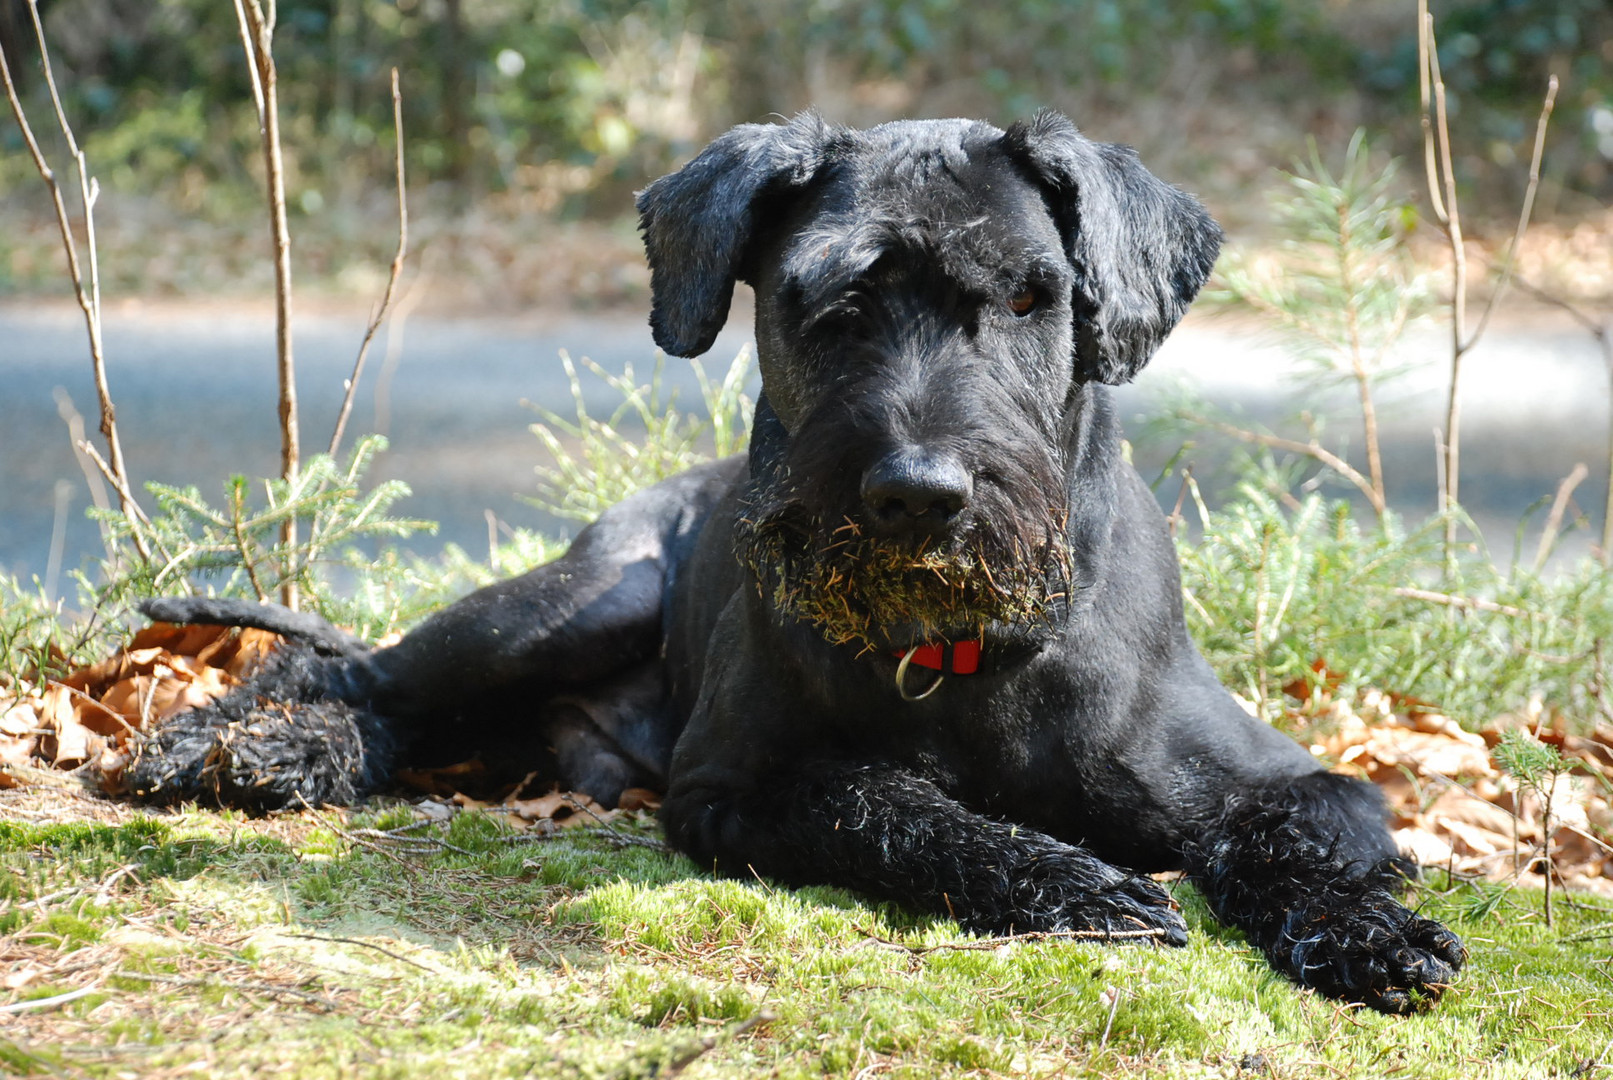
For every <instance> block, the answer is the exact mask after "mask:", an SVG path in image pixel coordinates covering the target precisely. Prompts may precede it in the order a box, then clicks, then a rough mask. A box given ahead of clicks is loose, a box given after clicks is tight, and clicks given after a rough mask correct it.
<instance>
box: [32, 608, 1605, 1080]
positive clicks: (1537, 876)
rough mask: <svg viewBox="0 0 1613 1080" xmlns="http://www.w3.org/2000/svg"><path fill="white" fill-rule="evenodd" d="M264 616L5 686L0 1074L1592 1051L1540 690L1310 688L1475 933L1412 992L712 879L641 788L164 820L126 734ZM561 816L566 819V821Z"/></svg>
mask: <svg viewBox="0 0 1613 1080" xmlns="http://www.w3.org/2000/svg"><path fill="white" fill-rule="evenodd" d="M274 644H275V643H274V642H273V641H272V640H271V639H270V638H269V637H268V636H267V635H260V634H258V633H257V632H254V631H235V630H231V631H223V630H217V629H207V628H196V627H191V628H179V627H164V626H157V627H152V628H149V629H148V630H146V631H142V632H141V634H139V635H137V636H136V637H135V638H134V639H133V640H132V641H131V642H130V643H129V644H128V646H127V647H126V648H125V649H123V650H121V651H120V652H119V653H118V654H116V655H114V656H113V657H110V658H108V659H107V660H105V661H103V662H101V663H99V664H96V665H94V666H92V667H90V668H85V669H82V670H79V671H76V672H74V673H73V674H72V675H70V676H68V677H66V678H64V679H62V680H60V681H57V682H48V683H46V684H45V685H44V686H42V687H40V688H38V689H37V690H33V689H29V690H28V691H26V692H18V690H17V689H16V688H13V689H12V690H10V691H6V692H5V693H6V694H7V695H9V696H4V697H0V762H3V764H0V785H7V786H5V787H4V788H3V789H0V859H3V860H4V862H5V865H6V876H5V878H4V879H3V885H0V933H3V935H4V937H3V938H0V1072H3V1073H15V1074H17V1075H69V1076H80V1075H83V1076H108V1077H113V1076H168V1075H176V1076H177V1075H195V1074H203V1075H218V1076H230V1075H236V1074H240V1075H272V1074H275V1073H276V1072H278V1073H280V1074H283V1075H290V1076H347V1075H360V1076H415V1075H448V1076H460V1075H465V1076H471V1075H475V1076H501V1075H512V1076H519V1075H536V1076H650V1075H661V1076H665V1075H678V1074H682V1075H690V1076H700V1075H706V1076H753V1075H763V1074H775V1075H814V1076H816V1075H833V1076H848V1077H850V1076H870V1077H871V1076H881V1075H907V1076H932V1075H981V1076H990V1075H1012V1076H1020V1075H1030V1076H1044V1075H1045V1076H1085V1075H1093V1076H1097V1075H1103V1076H1153V1075H1171V1076H1179V1075H1186V1076H1195V1075H1203V1076H1257V1075H1270V1076H1285V1077H1286V1076H1306V1077H1308V1076H1317V1077H1321V1076H1333V1075H1339V1074H1341V1073H1342V1074H1345V1075H1368V1074H1371V1075H1383V1076H1388V1075H1396V1074H1405V1075H1419V1076H1422V1075H1429V1076H1437V1075H1450V1076H1464V1077H1466V1076H1478V1077H1489V1076H1496V1077H1502V1076H1540V1075H1551V1074H1557V1075H1564V1076H1568V1075H1577V1076H1595V1075H1600V1074H1601V1073H1603V1072H1605V1071H1607V1070H1610V1069H1613V1004H1610V1002H1613V959H1610V953H1613V905H1610V904H1609V903H1608V901H1606V900H1605V899H1600V898H1598V896H1597V895H1596V894H1598V893H1600V894H1603V895H1604V896H1605V895H1608V894H1613V887H1610V886H1613V861H1610V849H1609V847H1608V846H1607V836H1608V833H1607V830H1608V826H1609V821H1608V802H1607V796H1608V792H1609V790H1610V781H1613V732H1610V731H1609V730H1607V729H1606V728H1597V729H1595V730H1594V731H1593V732H1590V733H1588V734H1583V735H1574V734H1569V733H1567V732H1566V731H1565V730H1564V725H1563V723H1562V721H1561V720H1558V719H1555V718H1553V717H1551V716H1549V715H1547V714H1545V713H1541V714H1540V715H1534V716H1524V717H1503V718H1499V719H1498V720H1497V722H1496V724H1495V725H1494V726H1493V730H1486V731H1484V732H1478V733H1474V732H1467V731H1464V730H1462V729H1461V728H1460V727H1458V726H1457V725H1455V724H1454V723H1452V722H1451V721H1449V720H1447V719H1445V718H1444V717H1441V716H1439V715H1438V714H1437V713H1435V712H1434V711H1432V710H1431V709H1429V708H1427V707H1425V706H1423V705H1421V704H1420V703H1417V702H1413V701H1407V700H1403V699H1396V698H1395V697H1394V696H1393V695H1389V694H1380V693H1375V692H1368V693H1366V694H1362V695H1358V696H1357V698H1355V699H1353V700H1350V701H1344V700H1342V699H1338V698H1334V697H1331V696H1330V693H1329V691H1328V681H1329V680H1328V679H1327V678H1326V677H1325V672H1324V673H1323V674H1324V677H1323V678H1321V679H1319V680H1317V681H1316V686H1317V687H1318V688H1319V689H1314V690H1305V689H1304V688H1301V687H1296V688H1295V690H1296V692H1303V693H1305V694H1306V695H1308V696H1305V697H1304V698H1303V700H1299V699H1296V700H1295V703H1294V707H1293V709H1292V712H1293V715H1294V719H1295V721H1296V723H1297V724H1302V725H1303V728H1302V730H1303V731H1305V732H1307V733H1308V735H1309V738H1310V741H1311V744H1312V748H1313V752H1315V753H1317V754H1318V755H1319V756H1324V757H1326V759H1327V760H1329V761H1332V762H1337V763H1338V764H1339V766H1340V767H1341V768H1344V769H1348V770H1355V771H1357V772H1359V773H1360V774H1362V775H1365V776H1367V777H1369V778H1370V779H1372V780H1374V781H1375V782H1376V783H1378V784H1379V786H1380V787H1381V788H1382V790H1384V792H1385V794H1386V795H1387V796H1388V798H1389V801H1390V804H1391V807H1392V808H1393V812H1394V814H1395V825H1396V828H1397V836H1398V837H1399V839H1400V841H1401V843H1402V844H1403V846H1405V847H1406V848H1407V849H1408V850H1411V851H1414V852H1415V853H1416V854H1417V855H1418V856H1419V858H1420V859H1421V860H1422V861H1423V862H1424V863H1425V865H1427V866H1430V867H1432V868H1434V872H1433V873H1431V874H1430V878H1431V880H1430V881H1429V882H1428V883H1427V884H1426V885H1425V886H1423V887H1422V888H1421V889H1420V890H1419V892H1418V894H1417V897H1416V901H1417V902H1418V903H1419V904H1420V905H1422V906H1423V907H1424V908H1425V909H1426V910H1427V911H1428V912H1429V913H1430V914H1434V915H1436V916H1437V917H1439V918H1442V919H1445V920H1446V921H1448V922H1451V923H1452V924H1453V925H1455V926H1456V928H1457V929H1458V930H1459V932H1461V933H1462V934H1463V936H1464V937H1465V938H1466V940H1467V941H1468V943H1469V947H1470V949H1471V950H1472V953H1473V959H1472V965H1471V967H1470V969H1469V971H1468V972H1467V973H1466V974H1465V975H1464V977H1463V980H1462V982H1461V983H1460V984H1459V985H1458V987H1457V988H1456V989H1455V990H1453V991H1452V992H1451V994H1449V995H1448V996H1447V998H1446V1000H1445V1001H1444V1002H1442V1003H1441V1005H1440V1006H1439V1007H1438V1008H1437V1009H1435V1010H1434V1011H1433V1012H1431V1013H1429V1014H1427V1015H1425V1016H1421V1017H1414V1018H1411V1019H1409V1020H1396V1019H1392V1018H1383V1017H1378V1016H1375V1015H1369V1014H1365V1013H1362V1012H1359V1011H1356V1010H1351V1009H1348V1008H1345V1007H1341V1006H1338V1005H1337V1004H1335V1003H1331V1002H1327V1001H1324V1000H1322V999H1319V998H1316V997H1315V996H1314V995H1310V994H1305V993H1300V992H1297V991H1295V990H1294V989H1293V988H1292V987H1291V986H1289V985H1288V984H1287V983H1285V982H1284V981H1283V980H1281V979H1280V978H1277V977H1275V976H1274V975H1272V974H1271V973H1270V972H1269V970H1268V969H1266V967H1265V965H1264V964H1263V963H1262V962H1261V960H1260V958H1259V957H1258V955H1256V954H1254V953H1253V952H1252V951H1251V950H1250V949H1249V948H1248V947H1247V946H1246V945H1245V944H1244V943H1243V942H1242V941H1241V939H1240V938H1239V937H1238V936H1237V935H1236V934H1233V933H1231V932H1228V931H1226V930H1224V929H1222V928H1220V927H1218V926H1216V925H1214V924H1213V923H1212V922H1211V921H1210V920H1209V919H1208V916H1207V913H1206V912H1205V910H1204V908H1203V905H1202V903H1201V901H1200V900H1199V899H1198V898H1197V896H1196V895H1195V894H1194V893H1193V891H1192V889H1191V887H1189V886H1186V885H1178V886H1176V888H1177V895H1178V897H1179V899H1180V900H1181V901H1182V903H1183V905H1184V909H1185V911H1186V914H1187V916H1188V918H1189V923H1190V925H1191V926H1192V927H1193V929H1194V930H1195V931H1198V932H1197V933H1196V934H1195V935H1194V939H1193V944H1192V945H1190V946H1189V947H1188V948H1187V949H1185V950H1171V951H1163V950H1156V949H1152V948H1122V949H1112V948H1102V947H1097V946H1089V945H1085V944H1077V943H1072V942H1067V941H1057V940H1054V941H1048V940H1017V941H996V940H985V941H982V940H981V939H974V938H969V937H967V936H965V935H962V934H960V933H959V932H958V931H957V928H956V927H955V926H954V925H952V924H950V923H947V922H945V921H938V920H931V919H926V918H920V917H914V916H912V915H910V914H908V913H904V912H902V911H900V910H898V909H895V908H892V907H889V906H884V905H877V904H870V903H868V902H866V901H862V900H860V899H858V898H856V897H853V896H851V895H849V894H846V893H843V892H839V891H836V890H829V889H809V890H800V891H787V890H775V889H773V888H771V887H769V886H768V885H767V884H766V883H765V882H760V881H750V882H732V881H715V880H711V879H709V878H707V877H705V876H704V875H701V874H699V873H698V872H697V871H696V869H695V868H694V867H693V865H692V864H690V863H688V862H687V860H684V859H682V858H681V857H679V856H676V855H673V854H671V853H670V852H668V851H667V850H666V849H665V846H664V845H663V844H661V842H660V840H659V837H658V834H657V832H656V829H655V824H654V819H653V813H652V811H653V807H654V793H651V792H638V793H634V796H633V802H632V805H631V807H630V808H628V809H617V810H610V811H607V810H605V809H603V808H601V807H598V806H597V805H595V804H591V803H589V802H588V801H586V800H585V799H584V798H582V797H580V796H577V795H574V794H571V793H566V792H559V791H544V790H528V788H529V787H531V785H521V786H518V787H516V788H513V789H508V790H502V791H498V790H495V791H491V792H489V791H486V790H484V789H483V788H482V787H480V786H479V785H478V784H477V775H476V774H477V766H476V763H465V764H463V765H461V766H456V767H454V768H452V769H446V770H434V771H432V772H430V773H418V774H414V775H412V776H411V777H410V778H409V779H410V780H411V781H412V782H413V784H414V786H415V787H417V788H418V789H420V791H422V792H423V794H420V795H416V796H414V797H413V798H412V799H411V800H410V801H407V802H399V801H395V800H377V801H376V802H375V803H374V804H372V806H371V807H370V808H366V809H364V810H360V811H344V810H319V811H314V810H309V811H304V812H302V813H296V814H284V815H277V816H272V817H269V818H265V819H257V820H252V819H247V818H244V817H242V816H240V815H238V814H233V813H230V812H209V811H201V810H187V811H182V812H174V813H162V814H152V813H149V812H143V811H140V810H138V809H136V808H132V807H130V806H128V805H126V804H124V803H122V802H119V801H117V800H116V799H114V798H109V797H108V796H109V794H115V793H116V792H117V791H118V790H119V787H118V785H119V782H120V777H121V773H122V769H123V767H124V766H125V765H126V763H127V761H128V758H129V755H130V753H131V751H132V745H133V740H134V739H136V738H137V736H138V734H139V733H140V732H143V731H148V730H150V729H151V728H152V727H153V726H156V725H159V724H161V723H162V722H163V720H164V719H166V718H167V717H169V716H172V715H173V714H174V713H175V712H177V711H178V710H179V709H181V708H185V707H189V706H190V705H192V704H194V703H196V702H197V701H198V700H201V699H202V698H203V696H204V695H212V694H216V693H219V692H221V691H223V690H226V689H228V688H229V687H230V686H233V685H236V684H238V682H239V681H240V679H241V678H242V677H243V676H244V675H245V674H246V673H247V672H248V671H249V670H250V668H251V666H252V664H254V663H256V662H259V661H260V660H261V658H262V657H263V656H264V655H266V654H267V652H268V651H269V649H271V648H272V647H273V645H274ZM1508 727H1527V728H1528V729H1529V730H1530V731H1532V732H1535V733H1537V734H1538V735H1539V737H1540V738H1541V740H1542V741H1544V742H1546V743H1548V744H1549V745H1552V746H1555V747H1556V748H1557V749H1559V750H1560V751H1561V752H1562V753H1563V754H1564V756H1565V757H1566V758H1567V759H1569V760H1570V761H1571V762H1572V763H1573V765H1574V768H1573V769H1572V770H1571V771H1570V772H1568V773H1566V774H1565V775H1564V776H1563V777H1561V778H1559V780H1558V784H1559V785H1560V790H1559V791H1558V792H1557V793H1556V795H1555V797H1554V799H1553V814H1552V819H1553V823H1554V829H1553V852H1554V859H1553V865H1554V867H1555V871H1556V873H1557V874H1558V876H1559V879H1560V880H1561V881H1562V882H1563V883H1564V884H1566V885H1568V886H1569V887H1570V889H1571V890H1572V891H1570V892H1569V893H1568V894H1567V896H1566V899H1561V900H1559V901H1558V907H1557V919H1556V920H1555V925H1554V926H1553V927H1551V928H1549V929H1548V928H1546V927H1545V926H1544V925H1543V921H1542V918H1541V897H1540V896H1539V894H1538V892H1536V891H1534V890H1532V889H1528V888H1520V886H1530V885H1535V884H1538V883H1540V882H1543V881H1544V875H1543V870H1544V863H1543V861H1542V860H1541V859H1540V858H1539V853H1540V851H1541V850H1542V849H1541V840H1542V838H1543V830H1542V821H1541V807H1540V802H1541V800H1540V799H1539V797H1538V796H1537V795H1535V794H1534V793H1532V792H1524V793H1521V794H1520V793H1519V792H1518V790H1517V785H1516V784H1514V783H1513V782H1512V780H1511V778H1510V777H1509V776H1507V775H1506V773H1505V772H1504V771H1502V770H1501V769H1499V768H1498V767H1497V765H1496V762H1495V761H1494V759H1493V757H1492V755H1491V752H1490V751H1491V750H1492V749H1493V747H1494V746H1495V745H1496V744H1497V743H1498V742H1499V741H1500V738H1501V736H1500V732H1501V731H1503V730H1504V729H1506V728H1508ZM569 825H578V826H582V827H581V828H567V827H565V826H569Z"/></svg>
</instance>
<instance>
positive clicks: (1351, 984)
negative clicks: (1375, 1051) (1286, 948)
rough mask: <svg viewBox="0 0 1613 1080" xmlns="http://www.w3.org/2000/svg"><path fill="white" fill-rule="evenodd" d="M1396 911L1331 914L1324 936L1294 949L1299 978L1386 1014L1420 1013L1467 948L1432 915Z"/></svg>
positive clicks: (1448, 980)
mask: <svg viewBox="0 0 1613 1080" xmlns="http://www.w3.org/2000/svg"><path fill="white" fill-rule="evenodd" d="M1395 909H1396V910H1395V911H1392V912H1391V911H1382V910H1380V911H1376V912H1359V911H1347V912H1333V913H1330V916H1329V917H1328V919H1327V920H1326V922H1327V929H1326V930H1325V931H1324V932H1323V934H1322V935H1321V936H1320V937H1319V938H1316V939H1313V940H1311V941H1310V942H1307V943H1305V944H1303V945H1301V946H1296V947H1295V948H1294V949H1293V951H1292V954H1291V957H1292V959H1293V960H1295V961H1297V962H1298V966H1299V968H1300V973H1299V979H1300V981H1301V982H1303V983H1305V984H1306V985H1309V986H1312V987H1315V988H1316V989H1317V990H1319V991H1321V992H1322V993H1324V994H1327V995H1328V996H1330V997H1336V998H1342V999H1344V1000H1347V1001H1358V1002H1360V1003H1361V1004H1363V1005H1366V1006H1368V1007H1369V1008H1372V1009H1376V1010H1377V1011H1379V1012H1383V1013H1392V1014H1397V1015H1399V1014H1405V1013H1410V1012H1416V1011H1417V1010H1419V1009H1423V1008H1426V1007H1428V1006H1429V1005H1432V1004H1433V1003H1434V1002H1435V1001H1438V1000H1439V997H1440V995H1441V994H1443V993H1444V991H1445V988H1446V987H1447V986H1449V985H1450V984H1451V983H1452V982H1453V981H1455V979H1456V975H1457V972H1459V971H1460V970H1461V968H1462V965H1463V964H1464V963H1465V962H1466V960H1467V950H1466V949H1465V948H1463V947H1462V942H1461V939H1460V938H1458V937H1457V936H1456V935H1455V934H1453V933H1452V932H1451V931H1449V930H1447V929H1446V928H1445V927H1443V926H1441V925H1440V924H1439V923H1437V922H1434V921H1433V920H1432V919H1425V918H1423V917H1422V916H1420V915H1415V914H1413V913H1412V912H1410V911H1408V910H1407V909H1406V908H1404V907H1400V906H1399V905H1398V904H1397V905H1395ZM1386 922H1387V923H1390V924H1392V925H1387V926H1386V925H1385V923H1386ZM1393 924H1398V925H1393Z"/></svg>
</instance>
